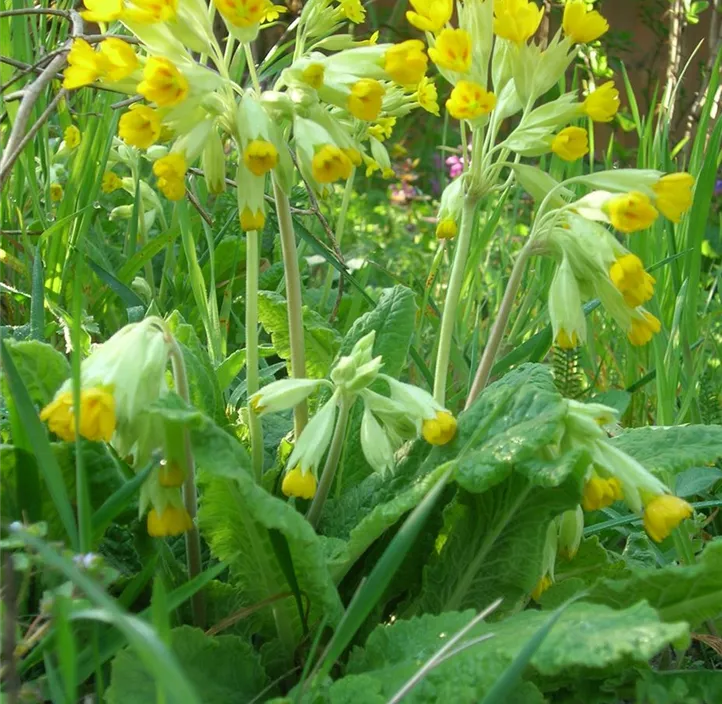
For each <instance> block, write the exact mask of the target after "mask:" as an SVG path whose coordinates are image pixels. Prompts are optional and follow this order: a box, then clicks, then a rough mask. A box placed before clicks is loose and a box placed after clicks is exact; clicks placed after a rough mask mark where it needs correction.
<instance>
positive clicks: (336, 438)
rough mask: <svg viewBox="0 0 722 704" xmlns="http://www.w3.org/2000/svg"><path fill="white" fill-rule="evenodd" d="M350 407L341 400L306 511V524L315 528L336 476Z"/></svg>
mask: <svg viewBox="0 0 722 704" xmlns="http://www.w3.org/2000/svg"><path fill="white" fill-rule="evenodd" d="M350 410H351V407H350V406H349V403H348V401H347V400H346V399H344V398H342V399H341V405H340V408H339V411H338V419H337V420H336V429H335V430H334V432H333V439H332V440H331V447H330V449H329V451H328V457H327V458H326V464H325V466H324V468H323V473H322V474H321V481H320V482H319V483H318V488H317V489H316V495H315V496H314V497H313V502H312V503H311V508H309V509H308V513H307V514H306V518H307V519H308V522H309V523H310V524H311V525H312V526H313V527H314V528H315V527H316V525H317V524H318V520H319V518H321V511H322V510H323V505H324V503H325V502H326V497H327V496H328V492H329V491H331V485H332V484H333V479H334V477H335V476H336V470H337V469H338V461H339V459H340V458H341V451H342V450H343V441H344V437H345V436H346V425H347V423H348V415H349V411H350Z"/></svg>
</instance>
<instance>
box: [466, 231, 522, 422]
mask: <svg viewBox="0 0 722 704" xmlns="http://www.w3.org/2000/svg"><path fill="white" fill-rule="evenodd" d="M533 253H534V248H533V244H532V241H531V240H528V241H527V243H526V244H525V245H524V247H522V250H521V251H520V252H519V256H518V257H517V259H516V261H515V262H514V266H513V267H512V270H511V276H510V277H509V283H507V285H506V290H505V291H504V297H503V298H502V299H501V306H499V312H498V313H497V316H496V320H494V324H493V325H492V327H491V333H490V334H489V341H488V342H487V343H486V347H485V348H484V354H482V355H481V361H480V362H479V366H478V367H477V370H476V374H475V376H474V382H473V384H472V385H471V389H470V390H469V396H468V398H467V399H466V404H465V405H464V410H466V409H467V408H469V406H471V404H472V403H473V402H474V399H476V397H477V396H478V395H479V394H480V393H481V391H482V390H483V389H484V387H485V386H486V383H487V382H488V381H489V376H490V374H491V368H492V366H493V365H494V361H495V360H496V355H497V352H498V351H499V345H500V344H501V339H502V337H503V336H504V331H505V330H506V326H507V324H508V322H509V316H510V315H511V308H512V306H513V305H514V299H515V298H516V293H517V291H518V290H519V285H520V284H521V277H522V275H523V273H524V268H525V267H526V263H527V261H528V260H529V257H531V255H532V254H533Z"/></svg>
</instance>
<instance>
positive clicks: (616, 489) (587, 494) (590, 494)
mask: <svg viewBox="0 0 722 704" xmlns="http://www.w3.org/2000/svg"><path fill="white" fill-rule="evenodd" d="M623 498H624V494H623V493H622V484H621V482H620V481H619V479H616V478H612V479H603V478H602V477H598V476H596V475H594V476H592V477H591V478H590V479H589V480H587V482H586V483H585V484H584V493H583V495H582V508H583V509H584V510H585V511H598V510H599V509H600V508H606V507H607V506H611V505H612V504H613V503H614V502H615V501H621V500H622V499H623Z"/></svg>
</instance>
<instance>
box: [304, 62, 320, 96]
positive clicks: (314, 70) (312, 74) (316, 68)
mask: <svg viewBox="0 0 722 704" xmlns="http://www.w3.org/2000/svg"><path fill="white" fill-rule="evenodd" d="M325 72H326V71H325V69H324V67H323V64H309V65H308V66H307V67H306V68H305V69H303V71H302V72H301V79H302V80H303V82H304V83H307V84H308V85H309V86H311V88H315V89H316V90H318V89H319V88H320V87H321V86H322V85H323V78H324V74H325Z"/></svg>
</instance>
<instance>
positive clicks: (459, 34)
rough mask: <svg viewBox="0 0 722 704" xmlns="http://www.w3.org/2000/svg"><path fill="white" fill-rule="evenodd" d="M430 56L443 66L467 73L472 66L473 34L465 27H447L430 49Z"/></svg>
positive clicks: (450, 69)
mask: <svg viewBox="0 0 722 704" xmlns="http://www.w3.org/2000/svg"><path fill="white" fill-rule="evenodd" d="M429 58H430V59H431V60H432V61H433V62H434V63H435V64H436V65H437V66H440V67H441V68H445V69H448V70H449V71H456V73H466V72H467V71H468V70H469V68H470V67H471V35H470V34H469V33H468V32H467V31H466V30H464V29H445V30H443V31H442V32H441V34H439V36H438V37H437V38H436V45H435V46H434V47H432V48H431V49H429Z"/></svg>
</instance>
